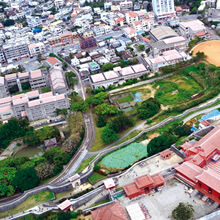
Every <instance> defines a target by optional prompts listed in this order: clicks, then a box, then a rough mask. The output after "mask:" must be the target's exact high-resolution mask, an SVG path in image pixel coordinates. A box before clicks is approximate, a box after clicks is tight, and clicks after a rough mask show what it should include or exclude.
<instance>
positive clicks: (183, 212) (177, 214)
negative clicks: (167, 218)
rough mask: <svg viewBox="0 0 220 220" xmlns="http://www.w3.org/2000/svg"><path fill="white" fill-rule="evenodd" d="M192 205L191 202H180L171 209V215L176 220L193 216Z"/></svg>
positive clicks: (184, 219)
mask: <svg viewBox="0 0 220 220" xmlns="http://www.w3.org/2000/svg"><path fill="white" fill-rule="evenodd" d="M193 212H194V209H193V206H192V205H191V204H188V203H187V204H184V203H182V202H180V203H179V205H178V206H177V207H176V208H175V209H174V210H173V212H172V217H173V218H174V219H176V220H188V219H192V217H193Z"/></svg>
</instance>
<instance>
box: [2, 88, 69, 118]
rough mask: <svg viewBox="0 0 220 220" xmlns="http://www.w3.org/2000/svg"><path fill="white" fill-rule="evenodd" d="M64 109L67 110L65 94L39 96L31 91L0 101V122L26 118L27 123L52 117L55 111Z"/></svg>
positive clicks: (67, 102)
mask: <svg viewBox="0 0 220 220" xmlns="http://www.w3.org/2000/svg"><path fill="white" fill-rule="evenodd" d="M64 108H69V101H68V98H67V96H66V94H60V95H53V93H52V92H48V93H44V94H39V92H38V91H32V92H28V93H25V94H20V95H15V96H12V97H6V98H2V99H0V120H1V121H5V120H8V119H10V118H11V117H16V118H18V119H22V118H25V117H27V118H28V119H29V121H35V120H40V119H44V118H48V117H53V116H55V115H56V109H64Z"/></svg>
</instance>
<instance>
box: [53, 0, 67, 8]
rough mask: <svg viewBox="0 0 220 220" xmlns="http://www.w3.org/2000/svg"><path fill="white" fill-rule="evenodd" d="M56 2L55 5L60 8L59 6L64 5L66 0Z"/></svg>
mask: <svg viewBox="0 0 220 220" xmlns="http://www.w3.org/2000/svg"><path fill="white" fill-rule="evenodd" d="M54 4H55V7H56V8H57V9H58V8H60V7H62V6H64V4H65V1H64V0H55V1H54Z"/></svg>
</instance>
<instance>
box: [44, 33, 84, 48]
mask: <svg viewBox="0 0 220 220" xmlns="http://www.w3.org/2000/svg"><path fill="white" fill-rule="evenodd" d="M79 37H80V36H79V34H77V33H74V34H73V33H65V34H60V35H59V36H55V37H51V38H49V39H48V43H49V45H50V46H51V47H59V46H65V45H67V44H73V42H74V41H73V40H74V39H77V38H79Z"/></svg>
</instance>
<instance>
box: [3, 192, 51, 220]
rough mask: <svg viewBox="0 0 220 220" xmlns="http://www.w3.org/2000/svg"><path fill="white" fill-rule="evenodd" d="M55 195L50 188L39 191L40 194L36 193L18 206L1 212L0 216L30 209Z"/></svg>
mask: <svg viewBox="0 0 220 220" xmlns="http://www.w3.org/2000/svg"><path fill="white" fill-rule="evenodd" d="M53 197H54V195H53V193H52V192H50V191H48V190H47V191H44V192H41V193H38V194H35V195H33V196H30V197H29V198H27V199H26V200H25V201H24V202H23V203H21V204H20V205H18V206H17V207H15V208H13V209H10V210H8V211H5V212H1V213H0V218H3V217H6V216H8V215H14V214H16V213H19V212H22V211H24V210H27V209H30V208H32V207H34V206H36V205H39V204H41V203H43V202H46V201H48V200H50V199H53Z"/></svg>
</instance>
